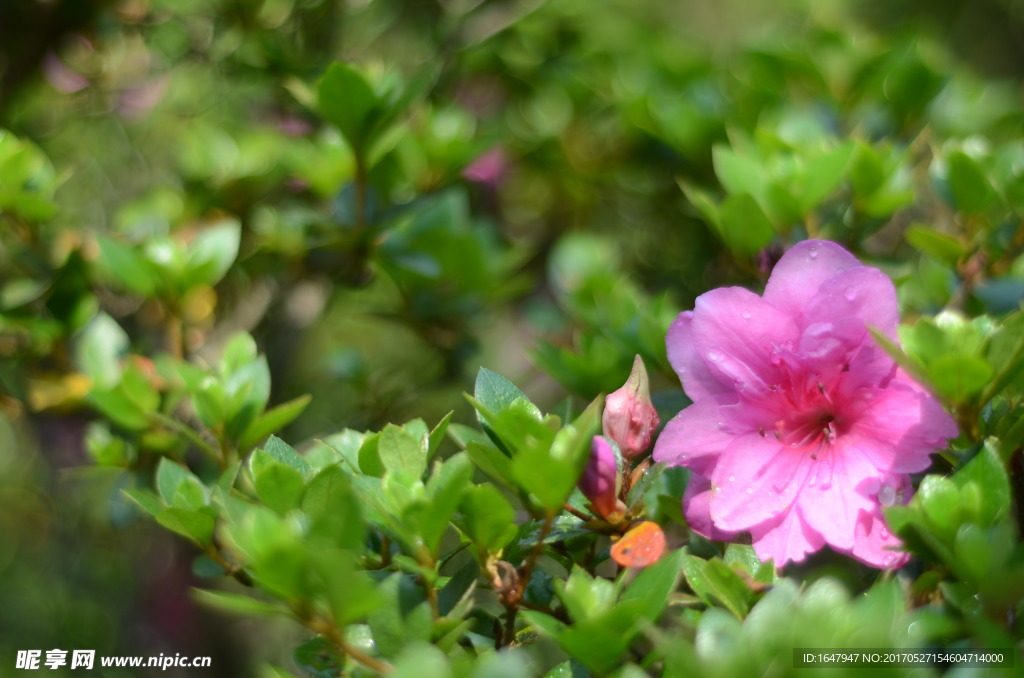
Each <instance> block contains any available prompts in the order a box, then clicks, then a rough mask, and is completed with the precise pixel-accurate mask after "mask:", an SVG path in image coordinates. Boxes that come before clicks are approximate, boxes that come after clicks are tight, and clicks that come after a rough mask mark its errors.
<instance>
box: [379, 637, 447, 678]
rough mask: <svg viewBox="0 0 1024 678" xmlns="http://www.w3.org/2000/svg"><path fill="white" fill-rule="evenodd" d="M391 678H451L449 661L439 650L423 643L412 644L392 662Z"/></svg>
mask: <svg viewBox="0 0 1024 678" xmlns="http://www.w3.org/2000/svg"><path fill="white" fill-rule="evenodd" d="M394 668H395V670H394V672H392V673H390V674H388V675H389V676H391V677H392V678H424V677H425V676H430V678H452V675H453V674H452V668H451V661H450V660H449V659H448V656H447V655H446V654H445V653H444V652H442V651H441V650H440V649H439V648H437V647H435V646H433V645H427V644H423V643H412V644H410V645H409V646H407V647H406V648H405V649H404V650H402V653H401V655H400V656H399V657H398V659H396V660H395V662H394Z"/></svg>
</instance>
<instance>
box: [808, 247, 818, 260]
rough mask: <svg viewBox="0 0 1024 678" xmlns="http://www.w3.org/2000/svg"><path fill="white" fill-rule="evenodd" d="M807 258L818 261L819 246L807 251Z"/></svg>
mask: <svg viewBox="0 0 1024 678" xmlns="http://www.w3.org/2000/svg"><path fill="white" fill-rule="evenodd" d="M807 258H808V259H817V258H818V246H817V245H815V246H814V247H812V248H811V249H809V250H807Z"/></svg>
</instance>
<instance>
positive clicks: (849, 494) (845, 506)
mask: <svg viewBox="0 0 1024 678" xmlns="http://www.w3.org/2000/svg"><path fill="white" fill-rule="evenodd" d="M815 456H817V457H818V458H817V460H814V461H813V463H812V469H811V473H810V474H809V475H808V477H807V481H806V482H805V483H804V486H803V487H802V488H801V489H800V498H799V504H800V511H801V514H802V515H803V516H805V517H806V521H807V524H808V525H809V526H810V527H811V528H812V529H814V530H815V531H817V532H818V533H820V534H821V535H822V536H823V537H824V538H825V541H827V542H828V543H829V544H831V545H832V546H834V547H836V548H838V549H844V550H849V549H851V548H853V544H854V533H855V532H856V526H857V516H858V515H859V514H860V512H861V511H870V510H871V509H872V508H873V507H874V506H875V502H874V501H873V500H872V499H870V498H868V497H867V496H865V494H864V493H863V492H861V491H858V489H859V488H861V487H863V486H864V484H865V483H870V482H871V480H872V479H877V476H878V469H877V468H876V467H875V466H873V465H872V464H871V463H870V462H869V461H868V460H867V459H866V458H865V457H864V456H862V455H861V454H860V453H859V452H858V451H857V450H856V449H850V448H849V446H844V445H843V443H842V441H837V443H836V444H835V445H832V446H827V445H823V446H821V448H820V449H819V450H818V452H817V453H816V455H815ZM874 484H875V485H876V486H877V484H878V483H877V481H876V482H875V483H874Z"/></svg>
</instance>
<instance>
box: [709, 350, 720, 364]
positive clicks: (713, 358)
mask: <svg viewBox="0 0 1024 678" xmlns="http://www.w3.org/2000/svg"><path fill="white" fill-rule="evenodd" d="M718 357H719V356H718V351H708V360H710V361H711V362H714V361H716V360H718Z"/></svg>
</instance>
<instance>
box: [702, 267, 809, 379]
mask: <svg viewBox="0 0 1024 678" xmlns="http://www.w3.org/2000/svg"><path fill="white" fill-rule="evenodd" d="M692 331H693V338H694V345H695V347H696V349H697V351H698V353H699V354H700V357H701V359H702V360H703V361H704V363H705V364H706V365H707V366H708V368H709V369H710V370H711V373H712V374H714V375H716V376H717V377H718V380H719V381H720V382H721V381H724V382H725V383H729V384H732V385H733V388H734V389H735V390H737V391H740V392H743V391H755V392H763V391H767V390H768V387H769V385H771V384H776V383H778V382H779V381H780V380H781V378H782V374H783V370H782V368H780V367H779V365H778V361H777V360H776V361H775V362H773V361H772V354H773V349H774V348H775V347H778V346H792V345H793V344H795V342H796V340H797V338H798V337H799V332H798V330H797V327H796V324H795V323H794V322H793V319H792V318H791V317H790V316H789V315H787V314H786V313H784V312H782V311H780V310H779V309H777V308H776V307H774V306H772V305H771V304H769V303H766V302H765V301H764V300H763V299H761V297H759V296H757V295H756V294H754V293H753V292H750V291H749V290H745V289H743V288H740V287H728V288H720V289H716V290H711V291H710V292H707V293H705V294H702V295H700V296H699V297H697V301H696V304H695V308H694V312H693V326H692Z"/></svg>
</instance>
